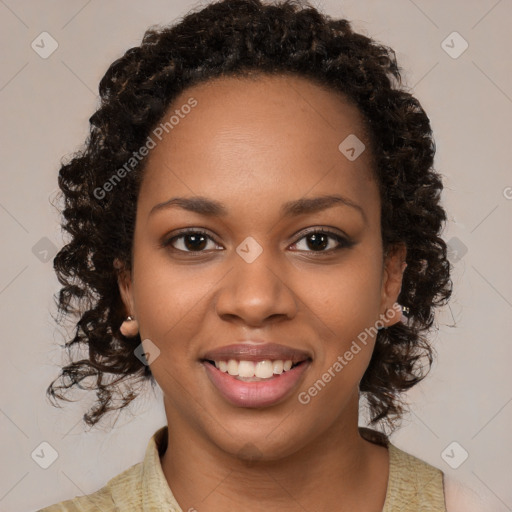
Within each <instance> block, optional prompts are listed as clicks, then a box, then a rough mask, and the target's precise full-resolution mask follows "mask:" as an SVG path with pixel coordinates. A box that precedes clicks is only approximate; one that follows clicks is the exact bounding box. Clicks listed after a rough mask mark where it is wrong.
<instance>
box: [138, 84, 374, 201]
mask: <svg viewBox="0 0 512 512" xmlns="http://www.w3.org/2000/svg"><path fill="white" fill-rule="evenodd" d="M191 104H195V106H194V107H193V108H192V109H190V108H188V107H186V108H185V106H187V105H191ZM171 117H173V122H172V123H171V122H169V120H170V119H171ZM166 123H167V124H166ZM159 126H160V127H161V129H160V130H159V131H158V132H156V133H157V134H158V135H159V136H158V137H157V136H155V135H154V132H155V130H153V133H152V134H151V136H152V137H153V139H154V140H155V142H156V146H155V148H154V149H152V150H151V152H150V154H149V156H148V162H147V166H146V171H145V177H144V180H143V183H142V188H141V196H147V195H148V194H149V195H150V196H151V197H152V198H153V199H154V201H155V202H156V201H158V200H161V201H163V200H165V199H166V198H168V197H166V196H169V195H170V194H171V192H172V193H173V192H176V194H174V195H178V193H179V194H181V195H183V194H186V195H189V196H190V195H203V196H208V195H215V196H217V197H221V196H223V198H224V199H228V197H227V196H230V197H233V198H234V197H235V192H236V193H237V194H238V195H237V196H236V197H237V198H238V199H240V197H244V196H245V197H248V196H249V195H250V196H251V197H254V196H255V195H257V192H258V191H261V193H262V195H263V193H264V192H266V195H265V197H266V198H267V201H270V200H271V199H272V198H273V197H276V198H277V197H281V198H282V195H283V192H286V194H287V195H289V196H290V197H291V196H293V197H294V198H296V197H301V196H304V195H305V194H307V193H308V189H313V188H315V192H319V193H330V192H332V191H333V189H338V190H339V191H341V190H342V191H343V193H344V195H348V196H350V195H351V196H352V197H353V198H354V199H355V198H356V197H357V198H359V197H362V196H364V195H365V194H366V195H368V189H369V187H370V186H371V184H372V183H373V179H372V178H373V173H372V162H371V154H370V151H369V140H368V137H367V135H366V130H365V125H364V121H363V118H362V116H361V114H360V112H359V110H358V108H357V107H356V106H354V105H353V104H352V103H351V102H349V101H348V100H347V99H346V98H344V97H343V95H341V94H338V93H336V92H335V91H331V90H329V89H326V88H324V87H321V86H319V85H317V84H316V83H314V82H311V81H309V80H308V79H305V78H302V77H296V76H290V75H282V76H278V75H276V76H274V75H255V76H252V77H243V78H235V77H223V78H217V79H214V80H210V81H208V82H205V83H201V84H198V85H196V86H193V87H189V88H188V89H186V90H185V91H184V92H182V93H181V94H180V95H179V96H178V97H177V98H176V99H175V100H174V101H173V103H172V105H171V106H170V108H169V109H168V111H167V112H166V114H165V115H164V117H163V119H162V121H161V123H160V125H159ZM157 128H158V127H157ZM346 140H348V141H349V145H352V146H354V142H355V143H356V146H355V149H356V151H357V152H359V151H361V148H365V147H366V148H368V150H367V149H366V148H365V149H363V150H362V153H361V154H360V155H359V156H358V157H357V158H355V159H349V158H347V154H346V153H344V152H343V150H345V149H346V148H345V147H344V141H346ZM357 144H359V145H357ZM340 145H341V147H340ZM346 145H347V144H345V146H346ZM348 156H351V153H348ZM284 200H285V199H284V198H282V200H281V202H284Z"/></svg>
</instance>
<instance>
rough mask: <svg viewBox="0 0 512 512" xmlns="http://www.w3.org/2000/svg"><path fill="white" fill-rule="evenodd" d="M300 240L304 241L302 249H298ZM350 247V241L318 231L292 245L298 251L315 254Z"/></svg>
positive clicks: (334, 234) (333, 234) (329, 232)
mask: <svg viewBox="0 0 512 512" xmlns="http://www.w3.org/2000/svg"><path fill="white" fill-rule="evenodd" d="M302 240H305V243H303V245H302V248H300V247H299V244H300V243H301V242H302ZM352 245H354V243H353V242H352V241H350V240H348V239H346V238H345V237H343V236H341V235H339V234H337V233H333V232H331V231H325V230H318V229H317V230H316V231H310V232H309V233H307V234H306V235H304V236H302V237H301V238H300V239H299V240H298V241H297V242H295V243H294V244H293V246H294V247H296V248H299V250H304V251H307V252H317V253H330V252H332V251H337V250H339V249H343V248H348V247H351V246H352ZM304 246H305V247H304Z"/></svg>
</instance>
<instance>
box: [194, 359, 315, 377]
mask: <svg viewBox="0 0 512 512" xmlns="http://www.w3.org/2000/svg"><path fill="white" fill-rule="evenodd" d="M308 361H311V359H310V358H308V359H304V360H302V361H298V362H292V360H291V359H286V360H283V359H276V360H270V359H264V360H261V361H247V360H236V359H228V360H218V361H214V360H211V359H205V360H203V362H205V363H208V364H210V365H211V366H214V367H215V368H217V369H218V370H219V371H221V372H223V373H226V374H228V375H231V377H233V378H235V379H236V380H239V381H243V382H261V381H269V380H271V379H274V378H276V377H280V376H281V375H284V374H286V373H287V372H289V371H290V370H293V369H295V368H296V367H298V366H300V365H302V364H304V363H306V362H308Z"/></svg>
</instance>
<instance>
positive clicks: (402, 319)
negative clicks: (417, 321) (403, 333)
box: [400, 306, 410, 325]
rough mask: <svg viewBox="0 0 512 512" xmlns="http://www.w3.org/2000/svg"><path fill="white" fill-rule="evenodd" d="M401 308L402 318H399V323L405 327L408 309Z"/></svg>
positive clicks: (405, 307) (407, 321) (407, 319)
mask: <svg viewBox="0 0 512 512" xmlns="http://www.w3.org/2000/svg"><path fill="white" fill-rule="evenodd" d="M401 307H402V316H401V317H400V322H402V323H403V324H405V325H407V324H408V323H409V311H410V310H409V308H408V307H407V306H401Z"/></svg>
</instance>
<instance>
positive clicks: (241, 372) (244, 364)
mask: <svg viewBox="0 0 512 512" xmlns="http://www.w3.org/2000/svg"><path fill="white" fill-rule="evenodd" d="M255 368H256V365H255V364H254V363H253V362H252V361H240V362H239V363H238V376H239V377H254V369H255Z"/></svg>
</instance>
